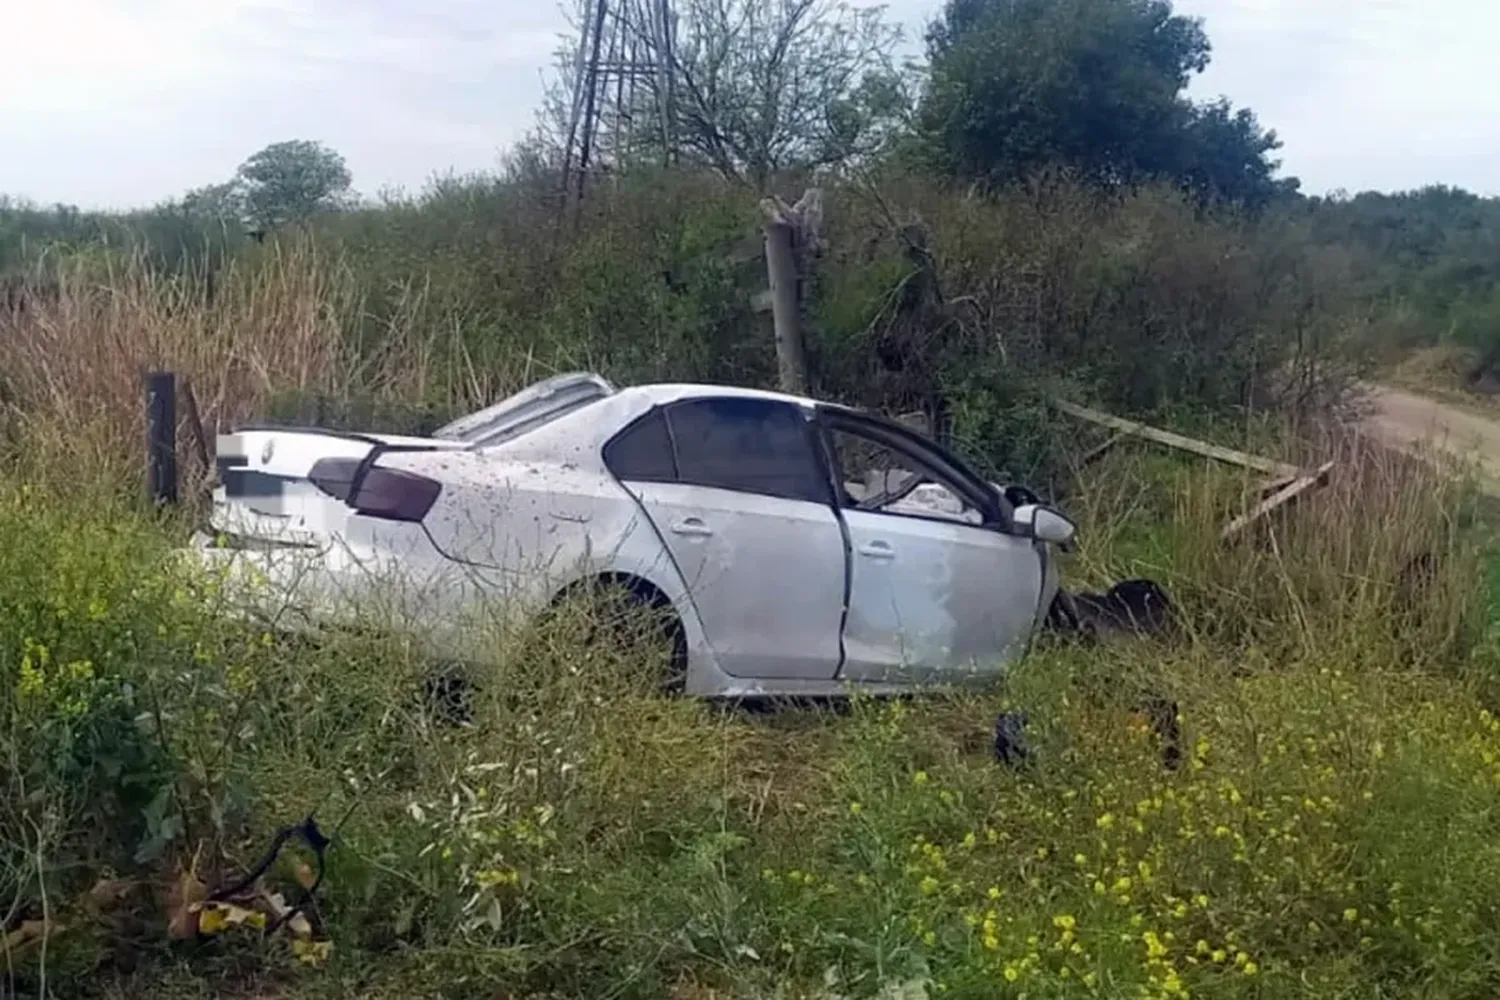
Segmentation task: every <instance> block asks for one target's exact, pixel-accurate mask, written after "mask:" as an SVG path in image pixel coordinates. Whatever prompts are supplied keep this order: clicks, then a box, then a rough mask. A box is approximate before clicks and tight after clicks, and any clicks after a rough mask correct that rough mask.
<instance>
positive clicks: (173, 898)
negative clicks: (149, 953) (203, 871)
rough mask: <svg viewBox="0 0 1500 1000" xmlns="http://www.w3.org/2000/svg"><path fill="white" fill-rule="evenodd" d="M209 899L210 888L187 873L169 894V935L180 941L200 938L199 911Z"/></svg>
mask: <svg viewBox="0 0 1500 1000" xmlns="http://www.w3.org/2000/svg"><path fill="white" fill-rule="evenodd" d="M207 898H208V886H206V885H204V884H203V883H202V882H200V881H198V876H196V875H194V874H193V873H192V872H190V871H187V872H183V873H182V877H180V878H179V879H178V880H177V884H176V885H174V886H173V887H172V888H171V889H170V890H169V891H168V893H167V913H168V915H169V916H168V918H167V933H168V934H170V935H171V936H172V937H174V938H176V939H177V940H178V941H186V940H189V939H190V938H194V937H197V936H198V929H199V928H198V918H199V914H198V911H199V910H200V909H201V907H202V904H203V901H204V900H206V899H207Z"/></svg>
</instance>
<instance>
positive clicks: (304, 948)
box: [292, 939, 333, 965]
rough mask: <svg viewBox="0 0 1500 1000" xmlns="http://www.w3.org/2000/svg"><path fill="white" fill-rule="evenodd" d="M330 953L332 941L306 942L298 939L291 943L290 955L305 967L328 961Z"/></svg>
mask: <svg viewBox="0 0 1500 1000" xmlns="http://www.w3.org/2000/svg"><path fill="white" fill-rule="evenodd" d="M332 952H333V942H332V941H306V940H302V939H298V940H296V941H293V942H292V954H293V955H296V956H297V959H298V961H300V962H302V963H303V964H305V965H321V964H323V963H324V962H326V961H328V956H329V955H330V954H331V953H332Z"/></svg>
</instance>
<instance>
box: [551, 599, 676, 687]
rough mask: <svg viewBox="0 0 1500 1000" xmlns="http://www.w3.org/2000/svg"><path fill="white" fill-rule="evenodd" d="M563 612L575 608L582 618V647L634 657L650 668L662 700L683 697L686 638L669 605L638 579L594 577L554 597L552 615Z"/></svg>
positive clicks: (672, 608) (667, 601) (674, 611)
mask: <svg viewBox="0 0 1500 1000" xmlns="http://www.w3.org/2000/svg"><path fill="white" fill-rule="evenodd" d="M564 608H569V609H574V608H576V609H578V610H580V611H582V613H583V614H584V615H585V616H586V617H585V621H586V622H587V623H588V624H587V626H586V632H585V635H584V643H585V645H586V646H588V647H591V648H598V647H601V646H602V647H605V648H609V649H612V650H625V651H627V655H630V656H634V655H635V654H637V653H639V654H640V655H641V656H642V657H643V658H644V659H647V660H648V661H649V662H650V663H651V671H652V678H651V680H652V683H653V686H654V687H656V688H657V689H659V690H660V691H661V692H662V693H664V694H668V695H679V694H681V693H683V691H684V690H685V688H686V686H687V660H688V656H687V636H686V634H685V632H684V630H683V627H682V619H681V618H680V617H679V616H678V614H677V611H676V609H675V608H674V607H673V606H672V602H671V601H669V600H667V598H666V596H665V595H664V594H662V593H661V592H660V591H658V590H657V589H656V588H655V587H653V586H651V585H650V584H649V583H646V582H645V581H642V580H615V579H610V578H599V579H595V580H592V581H589V582H588V583H584V584H579V585H575V586H573V587H570V588H569V589H568V590H566V591H564V592H563V593H562V594H560V595H559V596H558V599H557V600H555V601H554V602H553V610H554V613H556V612H558V611H561V610H562V609H564ZM657 658H659V659H660V661H661V662H660V665H659V666H658V664H657V663H656V660H657Z"/></svg>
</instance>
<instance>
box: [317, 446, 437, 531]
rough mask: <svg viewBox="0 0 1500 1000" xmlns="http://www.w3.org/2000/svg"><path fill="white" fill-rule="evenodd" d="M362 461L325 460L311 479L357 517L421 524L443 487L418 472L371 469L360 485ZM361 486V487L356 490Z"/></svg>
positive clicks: (344, 459)
mask: <svg viewBox="0 0 1500 1000" xmlns="http://www.w3.org/2000/svg"><path fill="white" fill-rule="evenodd" d="M360 464H361V463H360V460H359V459H352V458H325V459H321V460H319V461H318V463H317V464H316V465H314V466H313V467H312V471H311V472H310V473H308V479H309V480H311V481H312V484H313V485H314V486H316V487H317V488H318V489H320V490H322V491H323V492H324V493H327V494H328V495H329V496H331V497H333V498H335V499H337V500H342V501H344V502H345V503H347V504H348V505H349V506H350V507H352V508H353V509H354V512H355V513H356V514H364V515H365V516H367V517H380V518H385V519H387V520H391V521H420V520H422V519H423V518H424V517H426V516H427V512H428V511H430V510H431V509H432V505H433V504H434V503H436V502H437V498H438V494H439V493H441V492H442V491H443V484H442V483H439V482H436V481H435V480H432V479H428V478H427V477H426V476H419V475H417V474H416V473H414V472H403V471H402V470H400V469H382V468H379V467H375V468H371V469H370V470H369V471H368V472H366V473H365V476H364V478H363V479H361V480H360V481H359V482H358V483H357V484H356V483H355V479H356V478H357V477H358V475H359V467H360ZM356 487H357V488H356Z"/></svg>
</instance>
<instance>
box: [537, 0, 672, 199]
mask: <svg viewBox="0 0 1500 1000" xmlns="http://www.w3.org/2000/svg"><path fill="white" fill-rule="evenodd" d="M583 12H584V15H585V16H584V19H583V24H582V28H581V30H580V31H579V33H578V53H577V57H576V59H575V61H574V66H573V88H572V106H571V107H570V109H569V116H568V131H567V137H566V140H567V141H566V148H565V149H564V152H563V188H564V191H565V192H566V193H569V194H572V195H576V196H577V197H578V198H582V197H583V193H584V190H585V187H586V185H587V181H588V177H589V175H590V174H591V173H596V172H599V171H600V170H612V169H617V168H618V167H619V166H621V165H623V164H624V163H625V162H627V161H628V160H630V159H631V158H633V157H635V156H639V155H641V154H642V153H645V152H648V151H654V152H656V153H658V154H659V155H660V157H661V158H662V159H663V161H664V162H666V163H671V162H672V160H673V159H674V157H675V145H676V127H675V120H676V119H675V114H676V107H675V105H676V97H677V94H676V77H677V72H676V62H675V56H676V35H677V15H676V13H675V12H674V10H673V0H586V3H585V4H584V5H583Z"/></svg>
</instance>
